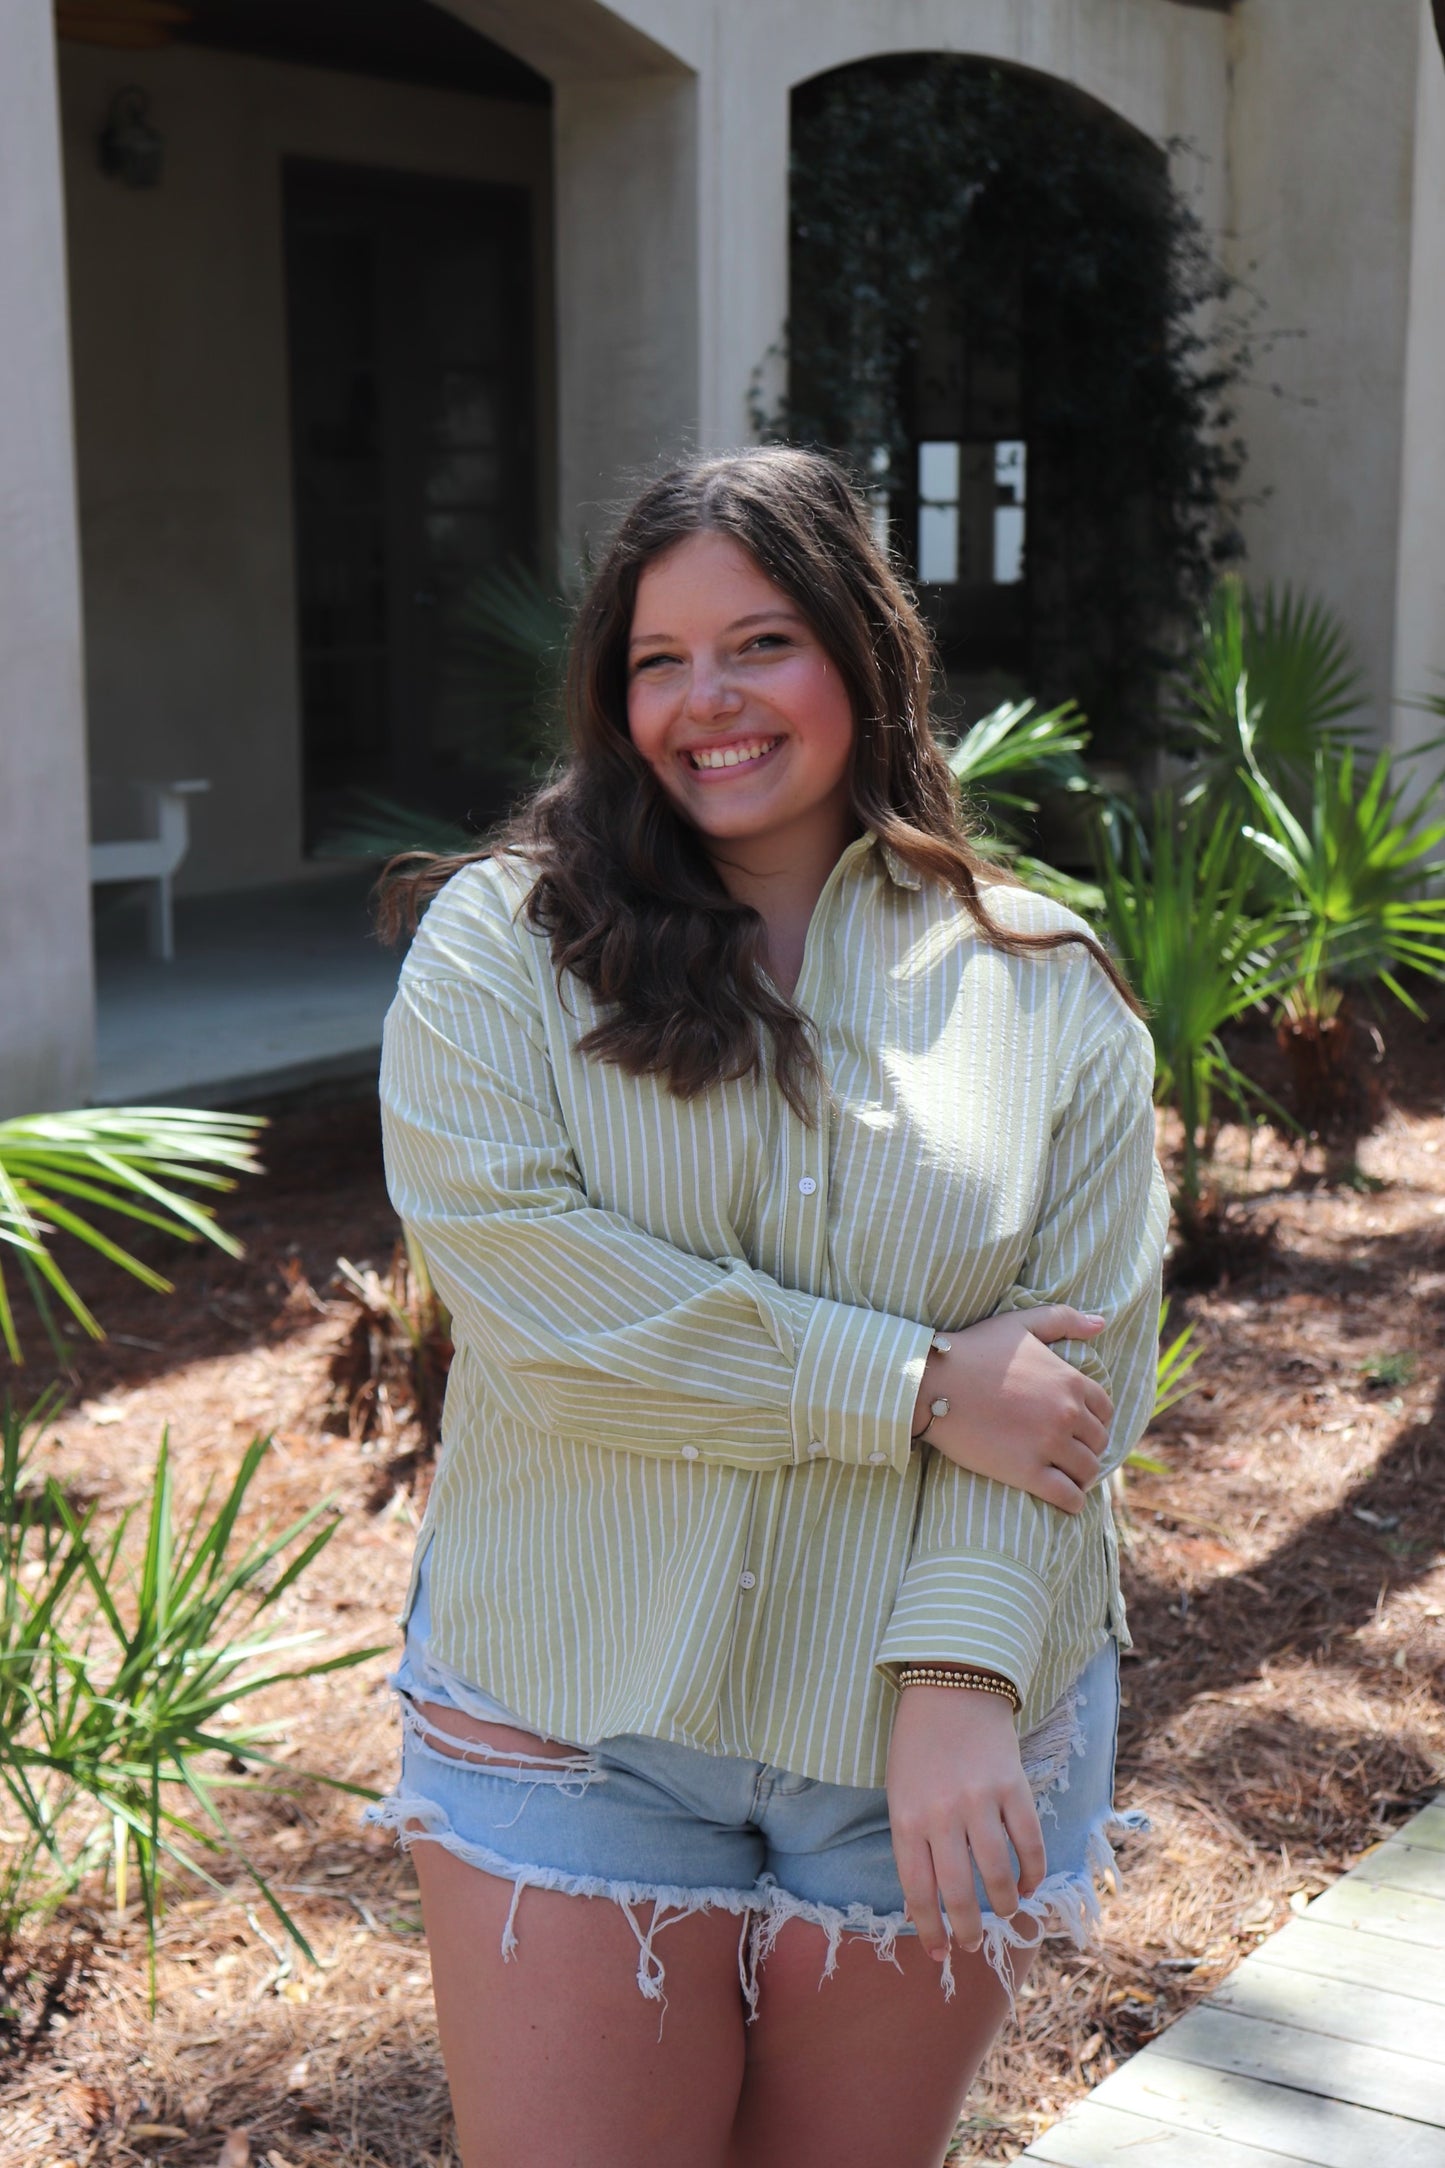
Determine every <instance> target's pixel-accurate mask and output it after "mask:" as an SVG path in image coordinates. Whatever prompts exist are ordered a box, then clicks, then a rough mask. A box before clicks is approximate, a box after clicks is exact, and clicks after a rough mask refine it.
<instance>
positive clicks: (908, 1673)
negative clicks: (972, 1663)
mask: <svg viewBox="0 0 1445 2168" xmlns="http://www.w3.org/2000/svg"><path fill="white" fill-rule="evenodd" d="M898 1686H899V1691H900V1692H901V1691H902V1690H903V1688H904V1687H906V1686H951V1687H955V1688H957V1689H960V1690H967V1691H968V1692H971V1693H977V1694H996V1695H997V1696H998V1697H999V1699H1000V1700H1001V1701H1006V1702H1008V1704H1009V1706H1010V1707H1011V1708H1012V1710H1013V1712H1014V1715H1015V1716H1017V1715H1018V1712H1019V1710H1020V1709H1021V1708H1022V1707H1023V1697H1022V1696H1021V1695H1020V1693H1019V1690H1018V1688H1017V1687H1016V1686H1015V1685H1013V1683H1012V1682H1011V1681H1010V1680H1008V1679H1000V1678H998V1677H996V1676H995V1675H994V1673H993V1672H991V1671H947V1670H944V1669H943V1668H941V1667H940V1666H939V1665H936V1664H900V1665H899V1667H898Z"/></svg>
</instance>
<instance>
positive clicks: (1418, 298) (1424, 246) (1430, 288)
mask: <svg viewBox="0 0 1445 2168" xmlns="http://www.w3.org/2000/svg"><path fill="white" fill-rule="evenodd" d="M1414 164H1415V170H1414V201H1415V216H1414V222H1413V248H1412V251H1411V259H1410V309H1409V317H1408V322H1407V326H1406V336H1405V400H1404V408H1405V412H1404V427H1403V431H1402V449H1401V462H1400V464H1401V487H1400V543H1399V550H1398V552H1397V566H1398V573H1397V582H1396V600H1395V678H1394V691H1395V700H1396V707H1395V712H1394V716H1393V718H1392V726H1393V735H1394V738H1395V742H1396V743H1397V744H1398V745H1400V746H1410V745H1420V744H1423V743H1424V742H1425V741H1426V740H1428V739H1433V738H1438V737H1439V736H1440V735H1441V734H1442V732H1445V716H1440V715H1426V714H1422V713H1420V711H1419V710H1418V709H1416V708H1414V707H1412V706H1410V705H1408V704H1407V703H1409V702H1411V701H1415V700H1418V699H1420V698H1421V696H1422V695H1424V694H1426V693H1433V694H1434V695H1436V696H1437V697H1445V67H1442V66H1441V60H1440V49H1439V46H1438V44H1437V43H1436V39H1435V26H1434V23H1433V21H1432V20H1431V16H1430V7H1429V0H1421V4H1420V65H1419V77H1418V86H1417V98H1416V106H1415V161H1414ZM1442 765H1445V764H1442V762H1441V761H1440V760H1439V758H1438V757H1436V758H1434V759H1432V760H1431V761H1430V762H1429V763H1428V765H1427V764H1425V763H1422V764H1421V766H1422V768H1423V771H1424V772H1423V774H1422V776H1421V782H1422V783H1423V782H1424V781H1425V780H1426V779H1427V778H1428V777H1429V775H1430V774H1431V773H1433V774H1435V775H1436V776H1438V775H1439V773H1440V771H1441V767H1442Z"/></svg>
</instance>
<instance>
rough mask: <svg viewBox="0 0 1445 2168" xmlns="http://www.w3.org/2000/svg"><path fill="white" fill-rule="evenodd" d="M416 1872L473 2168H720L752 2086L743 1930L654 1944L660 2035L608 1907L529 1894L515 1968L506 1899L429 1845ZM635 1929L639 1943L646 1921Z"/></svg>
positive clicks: (682, 1923) (480, 1729)
mask: <svg viewBox="0 0 1445 2168" xmlns="http://www.w3.org/2000/svg"><path fill="white" fill-rule="evenodd" d="M424 1713H425V1714H426V1716H427V1717H428V1719H429V1720H430V1722H431V1723H432V1724H433V1725H435V1726H438V1727H439V1728H441V1729H445V1730H449V1731H452V1732H453V1733H454V1734H459V1735H460V1739H459V1745H460V1744H461V1741H462V1740H465V1738H467V1737H471V1738H473V1739H483V1740H485V1741H487V1742H488V1743H489V1744H491V1745H493V1746H496V1747H499V1748H502V1749H503V1750H511V1751H521V1752H525V1753H532V1754H546V1753H547V1752H548V1751H549V1750H548V1748H547V1747H546V1746H544V1745H543V1744H542V1742H541V1741H540V1740H537V1739H533V1738H530V1737H529V1736H528V1735H527V1734H526V1733H522V1732H513V1731H510V1730H506V1729H504V1728H503V1727H502V1726H500V1725H488V1724H483V1723H480V1722H478V1721H476V1720H475V1719H471V1718H467V1717H461V1716H459V1715H458V1713H457V1712H456V1711H454V1710H443V1709H440V1708H436V1707H426V1706H425V1705H424ZM461 1751H462V1752H465V1747H464V1745H462V1746H461ZM555 1751H556V1752H557V1753H558V1754H565V1753H567V1752H569V1751H570V1749H568V1748H566V1747H560V1748H557V1749H555ZM411 1856H412V1859H413V1862H414V1863H415V1866H416V1871H417V1879H418V1881H419V1882H420V1884H421V1900H422V1917H423V1921H424V1923H425V1926H426V1938H427V1947H428V1950H429V1952H430V1955H431V1968H432V1983H433V1987H434V1989H435V1993H436V2005H437V2021H438V2027H439V2030H440V2034H441V2044H442V2054H443V2056H444V2057H445V2060H446V2066H447V2082H448V2084H449V2085H450V2087H451V2095H452V2107H453V2110H454V2112H455V2115H456V2119H457V2134H458V2140H459V2143H460V2146H461V2154H462V2160H463V2163H464V2168H523V2164H524V2163H525V2164H530V2163H533V2162H535V2163H537V2168H542V2164H544V2163H545V2168H722V2163H723V2161H724V2159H725V2158H726V2151H727V2139H728V2131H729V2129H730V2127H731V2125H732V2121H733V2117H734V2114H735V2112H736V2108H737V2101H738V2091H739V2087H740V2085H741V2083H742V2074H743V2020H744V2016H745V2014H746V2013H745V2010H744V2005H743V2000H742V1992H741V1988H740V1985H739V1979H738V1941H739V1936H740V1934H741V1933H742V1930H743V1921H742V1920H741V1919H739V1918H736V1917H734V1916H733V1915H732V1914H730V1913H723V1912H713V1913H697V1914H694V1915H692V1916H691V1917H689V1918H687V1919H680V1920H676V1921H674V1922H673V1923H672V1924H670V1925H667V1926H664V1927H663V1928H662V1929H661V1930H660V1931H659V1934H658V1938H657V1943H656V1945H655V1947H656V1951H657V1955H658V1957H659V1958H660V1959H661V1961H662V1963H663V1965H664V1966H665V1968H666V1974H667V1977H666V1988H665V1991H666V1996H667V2006H666V2013H665V2018H666V2021H665V2022H664V2011H663V2006H662V2004H661V2003H659V2002H650V2001H648V2000H647V1998H646V1997H645V1996H644V1995H643V1994H642V1992H641V1990H640V1989H639V1987H638V1984H637V1962H638V1945H637V1938H636V1936H635V1935H634V1933H633V1931H632V1928H631V1926H630V1925H629V1923H628V1920H627V1916H626V1914H625V1913H624V1912H623V1911H622V1909H621V1907H620V1906H618V1905H616V1904H614V1903H612V1902H611V1900H610V1899H608V1898H605V1897H597V1898H589V1897H568V1896H565V1895H563V1894H562V1893H561V1892H559V1891H557V1890H545V1889H527V1890H524V1891H523V1893H522V1897H521V1902H520V1904H519V1906H518V1909H517V1916H516V1920H515V1922H514V1927H515V1932H516V1935H517V1947H516V1950H515V1951H514V1953H513V1955H512V1956H511V1957H510V1958H506V1959H504V1958H503V1956H502V1950H501V1945H502V1931H503V1928H504V1926H505V1923H506V1918H507V1913H508V1910H509V1909H510V1906H511V1902H512V1885H511V1883H510V1882H506V1881H503V1880H501V1879H499V1878H498V1877H497V1876H495V1875H489V1874H484V1873H482V1872H481V1870H480V1869H478V1868H476V1867H469V1866H467V1865H466V1864H465V1862H464V1861H462V1860H460V1859H458V1858H457V1857H456V1855H455V1854H454V1853H452V1852H448V1851H447V1850H446V1849H445V1848H444V1846H442V1845H440V1844H438V1843H436V1842H429V1841H425V1840H424V1841H422V1842H419V1843H417V1844H415V1845H414V1846H413V1849H412V1855H411ZM638 1918H639V1921H640V1923H641V1925H642V1927H643V1930H644V1932H645V1931H646V1928H647V1926H648V1924H649V1922H650V1908H649V1907H646V1906H642V1907H639V1908H638Z"/></svg>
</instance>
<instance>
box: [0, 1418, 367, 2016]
mask: <svg viewBox="0 0 1445 2168" xmlns="http://www.w3.org/2000/svg"><path fill="white" fill-rule="evenodd" d="M55 1405H56V1403H55V1402H54V1401H53V1400H50V1401H46V1402H43V1403H42V1404H41V1405H40V1406H39V1407H38V1408H37V1409H35V1410H34V1411H32V1414H31V1416H30V1417H29V1418H28V1419H22V1418H21V1417H20V1416H19V1415H18V1414H17V1412H16V1411H15V1409H14V1408H13V1407H12V1406H10V1405H8V1404H7V1405H6V1406H5V1407H4V1408H3V1409H0V1795H3V1797H4V1798H5V1800H6V1801H7V1802H8V1808H9V1813H8V1815H7V1819H11V1818H15V1819H18V1822H19V1825H20V1826H19V1829H18V1830H11V1831H9V1832H8V1833H7V1834H8V1840H9V1841H8V1844H7V1851H6V1855H5V1862H4V1878H3V1883H0V1927H3V1926H7V1925H8V1927H9V1928H11V1929H13V1926H14V1924H15V1922H16V1920H17V1919H18V1918H19V1917H22V1916H23V1915H24V1914H25V1913H26V1912H28V1911H33V1910H37V1909H43V1908H44V1907H45V1906H47V1905H48V1904H51V1903H53V1902H55V1901H56V1900H57V1899H58V1898H59V1897H61V1896H63V1895H64V1894H65V1892H66V1891H68V1890H71V1889H73V1888H74V1887H75V1886H76V1884H77V1882H78V1881H79V1880H80V1879H81V1877H82V1876H84V1875H86V1874H89V1873H93V1872H97V1871H101V1870H105V1871H108V1873H109V1875H110V1877H111V1881H112V1887H113V1891H114V1897H115V1903H116V1908H117V1910H118V1911H120V1912H122V1913H123V1912H124V1911H125V1909H126V1904H127V1900H128V1895H129V1890H130V1886H131V1873H132V1870H133V1871H134V1882H135V1888H136V1891H137V1893H138V1895H139V1898H140V1903H141V1907H142V1911H143V1914H144V1917H145V1921H146V1928H147V1936H148V1941H149V1945H150V1949H151V1953H152V1963H153V1960H154V1946H155V1929H156V1921H157V1916H158V1909H159V1903H160V1891H161V1882H162V1877H163V1875H164V1873H165V1872H166V1870H167V1869H175V1870H179V1871H180V1872H182V1873H185V1874H187V1875H190V1876H193V1877H196V1878H198V1879H200V1880H201V1881H202V1882H204V1883H206V1884H208V1885H209V1886H211V1887H212V1888H219V1887H220V1884H219V1883H218V1881H217V1879H216V1874H215V1872H214V1867H215V1866H216V1865H217V1864H219V1863H221V1862H224V1861H225V1860H228V1859H229V1860H230V1861H231V1862H232V1863H233V1864H234V1865H235V1866H237V1867H239V1868H240V1869H241V1870H242V1871H243V1872H244V1873H245V1874H247V1875H248V1876H249V1877H250V1879H251V1881H252V1882H253V1883H254V1884H255V1886H256V1888H257V1890H258V1891H259V1892H260V1894H261V1896H262V1898H263V1899H264V1900H265V1902H266V1904H267V1905H268V1906H269V1907H270V1909H271V1911H272V1912H273V1913H274V1914H275V1916H276V1918H277V1919H278V1920H279V1921H280V1922H281V1925H282V1927H283V1928H284V1929H285V1931H286V1933H287V1934H288V1935H289V1936H290V1937H291V1939H292V1940H293V1941H294V1942H295V1943H296V1944H297V1945H298V1946H299V1947H300V1948H302V1949H303V1950H306V1951H307V1954H308V1955H309V1954H310V1952H309V1949H308V1947H307V1944H306V1940H305V1937H304V1936H303V1934H302V1933H301V1930H300V1929H299V1927H298V1926H297V1925H296V1923H295V1921H294V1920H293V1919H292V1918H291V1916H290V1914H289V1913H288V1912H287V1911H286V1908H285V1906H284V1905H283V1904H282V1903H281V1901H280V1899H279V1897H278V1896H277V1894H276V1892H275V1891H274V1890H273V1889H272V1888H271V1886H270V1885H269V1883H268V1882H267V1880H266V1878H265V1876H264V1875H263V1874H262V1873H261V1871H260V1869H259V1868H258V1867H257V1866H255V1864H254V1863H253V1862H252V1861H250V1860H248V1859H247V1858H246V1856H245V1854H244V1852H243V1851H242V1849H241V1848H240V1846H239V1845H238V1843H237V1841H236V1840H235V1838H234V1837H233V1835H232V1833H231V1831H230V1829H229V1827H228V1825H227V1822H226V1818H225V1815H224V1813H223V1812H222V1809H221V1805H220V1796H221V1795H222V1794H223V1793H224V1792H225V1791H227V1790H235V1789H237V1788H238V1787H244V1786H250V1787H251V1788H254V1787H255V1784H256V1782H257V1780H256V1779H255V1778H253V1777H249V1776H245V1777H236V1776H234V1775H230V1774H227V1773H226V1772H227V1765H228V1764H231V1763H233V1762H236V1761H240V1762H244V1763H245V1764H248V1765H253V1766H255V1767H258V1768H266V1769H272V1770H277V1771H281V1772H283V1773H284V1776H285V1778H286V1780H287V1782H288V1783H295V1782H296V1781H297V1779H298V1777H299V1776H300V1775H301V1774H302V1772H298V1771H297V1770H296V1769H295V1768H294V1767H293V1766H292V1765H291V1764H289V1763H285V1764H283V1763H281V1762H280V1761H278V1760H277V1758H276V1757H275V1756H274V1755H273V1754H272V1753H271V1751H270V1749H271V1747H272V1746H274V1744H275V1743H276V1726H275V1725H274V1724H273V1723H268V1722H265V1721H258V1722H252V1723H245V1722H241V1721H238V1714H237V1704H239V1703H241V1702H243V1701H248V1700H251V1699H253V1698H254V1697H255V1696H256V1695H258V1694H262V1693H265V1692H267V1691H268V1690H270V1689H271V1688H273V1687H277V1686H282V1685H286V1684H289V1683H291V1682H294V1681H296V1680H299V1679H307V1678H315V1677H317V1676H319V1675H320V1674H321V1673H323V1672H330V1671H339V1670H345V1669H347V1668H349V1667H350V1666H351V1665H354V1664H358V1663H362V1662H364V1661H365V1660H366V1658H367V1657H369V1656H374V1655H377V1654H379V1653H381V1651H380V1650H379V1649H360V1650H354V1651H349V1652H347V1653H346V1654H344V1655H339V1656H336V1655H333V1656H325V1655H319V1656H310V1657H307V1658H306V1659H305V1660H303V1661H300V1662H297V1661H294V1659H295V1657H296V1656H297V1654H298V1652H299V1651H301V1650H302V1649H303V1648H306V1647H308V1646H312V1645H314V1643H315V1642H316V1641H317V1640H318V1639H319V1636H318V1635H316V1634H314V1633H302V1634H295V1633H277V1632H275V1631H274V1630H271V1628H270V1627H269V1624H268V1623H267V1615H268V1614H270V1615H271V1616H272V1617H274V1616H275V1614H276V1610H277V1606H278V1605H279V1604H280V1603H281V1600H282V1598H283V1597H284V1596H285V1594H286V1592H287V1590H288V1589H290V1588H291V1587H293V1586H294V1584H295V1583H296V1581H297V1580H298V1579H299V1578H300V1576H301V1575H302V1574H303V1573H305V1571H306V1570H307V1568H308V1567H309V1566H310V1565H311V1564H312V1563H313V1561H314V1560H315V1559H316V1558H317V1556H318V1555H319V1554H320V1552H321V1551H323V1550H324V1549H325V1547H326V1545H327V1544H328V1543H329V1542H330V1541H331V1539H332V1536H333V1535H334V1534H335V1532H336V1527H337V1523H336V1521H335V1520H334V1519H332V1518H330V1517H329V1505H328V1502H327V1501H326V1500H322V1501H320V1502H319V1503H317V1504H316V1505H314V1506H313V1507H312V1508H311V1509H310V1511H309V1512H307V1513H304V1514H303V1515H302V1516H301V1517H300V1519H299V1520H296V1521H294V1522H293V1523H292V1524H291V1525H290V1526H289V1527H287V1528H284V1529H282V1530H281V1531H280V1532H279V1533H278V1532H276V1531H274V1530H271V1529H266V1530H263V1531H262V1532H261V1533H260V1534H258V1535H255V1536H251V1537H249V1538H242V1537H241V1536H239V1535H238V1532H237V1531H238V1522H239V1520H240V1517H241V1514H242V1510H243V1508H244V1506H245V1504H246V1499H247V1494H248V1492H249V1490H250V1487H251V1484H252V1481H253V1480H254V1478H255V1475H256V1473H257V1470H258V1469H259V1468H260V1466H261V1462H262V1460H263V1458H264V1455H265V1453H266V1450H267V1441H266V1440H265V1439H261V1438H258V1439H255V1440H253V1441H252V1443H251V1445H250V1446H249V1447H248V1448H247V1450H246V1453H245V1454H244V1456H243V1458H242V1461H241V1465H240V1467H239V1469H238V1470H237V1472H236V1475H235V1477H234V1478H233V1480H232V1482H231V1483H230V1485H229V1487H228V1488H227V1489H226V1491H225V1493H224V1495H223V1496H222V1497H221V1499H220V1501H219V1503H218V1504H216V1503H213V1498H212V1490H211V1488H210V1487H209V1486H208V1487H207V1490H206V1492H205V1494H204V1496H203V1497H202V1499H201V1502H200V1504H199V1505H198V1506H197V1507H196V1509H195V1511H194V1513H193V1514H192V1515H191V1516H190V1519H189V1520H188V1521H187V1523H186V1524H185V1526H184V1527H183V1528H181V1529H179V1530H178V1529H177V1527H176V1521H175V1509H174V1483H173V1477H172V1470H171V1461H170V1453H169V1449H168V1446H167V1444H166V1442H165V1441H164V1440H162V1443H161V1449H160V1454H159V1457H158V1459H157V1462H156V1469H155V1480H154V1485H153V1488H152V1493H151V1502H150V1508H149V1512H148V1513H147V1516H146V1521H145V1527H144V1531H143V1540H142V1542H141V1544H140V1546H139V1554H138V1558H135V1557H134V1556H133V1546H132V1545H131V1543H130V1541H129V1536H130V1524H131V1516H130V1515H129V1514H123V1515H122V1516H121V1517H120V1518H119V1520H118V1521H117V1522H116V1523H115V1524H114V1525H113V1526H112V1527H110V1528H109V1529H108V1530H102V1528H101V1527H100V1525H99V1521H98V1516H97V1514H96V1512H95V1510H94V1509H91V1510H90V1511H88V1512H85V1513H80V1512H78V1511H77V1510H76V1509H75V1507H74V1506H73V1505H72V1503H71V1501H70V1500H69V1498H68V1497H67V1496H66V1494H65V1491H64V1490H63V1489H62V1488H61V1486H60V1485H59V1484H57V1483H56V1482H55V1481H54V1479H53V1478H47V1479H46V1480H45V1481H43V1482H40V1481H37V1480H36V1479H35V1475H34V1471H33V1467H32V1465H31V1463H32V1460H33V1445H34V1441H35V1439H36V1438H37V1436H38V1435H39V1433H40V1431H41V1430H42V1429H43V1427H44V1424H45V1423H46V1422H47V1421H48V1420H49V1419H50V1418H51V1417H52V1416H53V1414H54V1412H55ZM319 1781H323V1782H326V1783H329V1784H332V1785H333V1786H335V1787H336V1788H337V1789H339V1790H342V1791H346V1792H352V1793H355V1794H357V1795H358V1796H361V1797H371V1796H372V1795H371V1794H370V1793H369V1792H366V1791H365V1789H364V1787H362V1786H359V1785H355V1784H349V1783H345V1782H343V1781H342V1780H341V1779H339V1778H322V1779H320V1780H319ZM152 1987H154V1978H153V1977H152Z"/></svg>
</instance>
